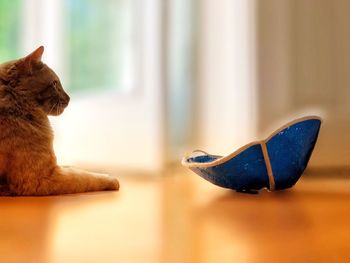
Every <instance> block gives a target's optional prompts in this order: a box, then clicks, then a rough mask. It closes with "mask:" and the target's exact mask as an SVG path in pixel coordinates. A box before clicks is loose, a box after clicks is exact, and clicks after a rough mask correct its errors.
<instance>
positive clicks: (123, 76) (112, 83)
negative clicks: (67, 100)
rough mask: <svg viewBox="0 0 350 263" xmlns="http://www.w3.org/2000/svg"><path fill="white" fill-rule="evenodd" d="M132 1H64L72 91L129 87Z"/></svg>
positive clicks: (69, 78) (70, 88)
mask: <svg viewBox="0 0 350 263" xmlns="http://www.w3.org/2000/svg"><path fill="white" fill-rule="evenodd" d="M132 4H133V1H131V0H104V1H103V4H101V1H100V0H66V1H65V5H64V12H65V13H66V14H65V15H64V17H66V18H67V23H66V24H65V26H66V32H67V34H65V35H64V39H65V40H66V41H67V46H68V58H69V61H68V67H69V73H68V74H69V76H68V89H69V90H71V91H87V90H106V89H114V90H119V91H120V90H124V91H125V90H130V88H131V86H132V83H131V71H132V60H133V59H132V57H133V50H132V47H133V46H134V45H133V39H132V38H133V23H132V18H133V17H132V12H133V9H132Z"/></svg>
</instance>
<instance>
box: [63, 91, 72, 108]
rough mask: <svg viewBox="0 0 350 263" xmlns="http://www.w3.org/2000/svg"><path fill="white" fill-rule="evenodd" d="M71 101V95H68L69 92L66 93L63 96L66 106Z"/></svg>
mask: <svg viewBox="0 0 350 263" xmlns="http://www.w3.org/2000/svg"><path fill="white" fill-rule="evenodd" d="M69 101H70V97H69V96H68V95H67V94H64V97H63V104H64V105H65V106H68V103H69Z"/></svg>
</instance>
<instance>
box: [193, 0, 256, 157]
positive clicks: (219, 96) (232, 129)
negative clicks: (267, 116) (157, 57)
mask: <svg viewBox="0 0 350 263" xmlns="http://www.w3.org/2000/svg"><path fill="white" fill-rule="evenodd" d="M254 11H255V8H254V1H253V0H248V1H247V0H235V1H231V0H221V1H211V0H204V1H201V2H200V18H199V21H198V25H199V26H200V33H199V41H198V42H199V43H198V44H199V54H198V58H199V60H198V71H197V73H198V76H197V77H198V83H197V84H198V90H197V95H196V101H197V105H198V106H197V111H196V116H195V119H196V122H197V131H196V134H197V136H198V138H197V141H196V143H195V144H196V146H197V148H202V149H203V150H207V151H209V152H212V153H216V154H228V153H230V152H233V151H234V150H235V148H237V147H239V146H242V145H243V144H245V143H247V142H249V141H250V140H252V139H254V137H255V123H256V108H255V106H256V90H255V60H254V57H255V54H254V52H255V47H254V42H255V26H254V25H255V13H254Z"/></svg>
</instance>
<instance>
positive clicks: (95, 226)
mask: <svg viewBox="0 0 350 263" xmlns="http://www.w3.org/2000/svg"><path fill="white" fill-rule="evenodd" d="M119 178H120V182H121V190H120V191H119V192H98V193H89V194H79V195H66V196H56V197H39V198H35V197H19V198H18V197H17V198H11V197H1V198H0V262H3V263H7V262H11V263H12V262H33V263H41V262H43V263H46V262H48V263H51V262H52V263H56V262H65V263H66V262H68V263H69V262H74V263H80V262H81V263H89V262H91V263H92V262H103V263H105V262H107V263H108V262H269V263H273V262H350V177H348V179H346V176H343V177H338V176H337V174H332V173H330V174H329V175H328V176H325V175H323V176H320V177H317V176H315V177H311V176H305V177H304V178H303V179H302V180H300V181H299V182H298V184H297V185H296V186H295V187H294V188H293V189H291V190H287V191H282V192H275V193H269V192H266V191H262V192H261V193H260V194H258V195H250V194H240V193H236V192H232V191H229V190H225V189H221V188H218V187H215V186H213V185H211V184H209V183H207V182H206V181H204V180H203V179H201V178H199V177H197V176H196V175H195V174H192V173H190V172H188V171H187V170H185V169H176V170H173V171H172V172H169V173H167V174H166V175H165V176H163V177H141V176H139V177H138V176H120V177H119Z"/></svg>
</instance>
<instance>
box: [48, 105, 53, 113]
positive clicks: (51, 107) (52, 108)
mask: <svg viewBox="0 0 350 263" xmlns="http://www.w3.org/2000/svg"><path fill="white" fill-rule="evenodd" d="M54 108H55V104H54V105H52V107H51V109H50V111H49V114H48V115H50V114H51V112H52V110H53V109H54Z"/></svg>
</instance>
